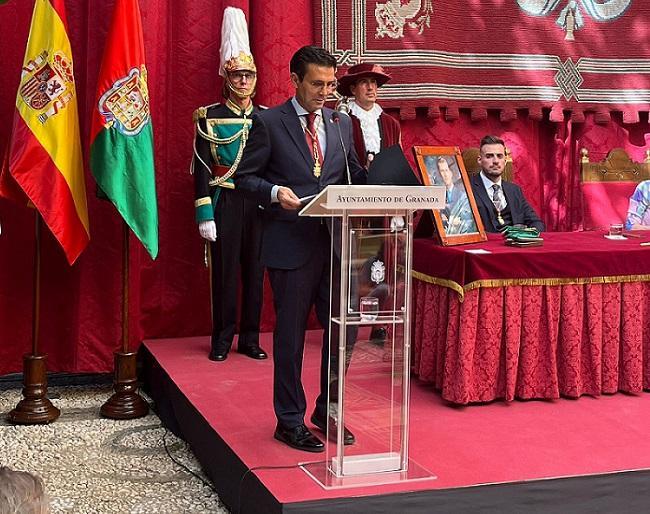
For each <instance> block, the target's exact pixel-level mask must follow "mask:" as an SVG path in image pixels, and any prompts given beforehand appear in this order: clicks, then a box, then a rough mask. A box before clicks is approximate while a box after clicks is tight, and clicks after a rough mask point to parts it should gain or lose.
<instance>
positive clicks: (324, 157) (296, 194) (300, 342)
mask: <svg viewBox="0 0 650 514" xmlns="http://www.w3.org/2000/svg"><path fill="white" fill-rule="evenodd" d="M290 69H291V81H292V83H293V85H294V87H295V88H296V93H295V96H294V97H293V98H291V99H290V100H289V101H287V102H286V103H284V104H283V105H280V106H278V107H275V108H273V109H269V110H267V111H262V112H260V113H258V114H256V115H255V116H254V117H253V127H252V129H251V133H250V137H249V140H248V143H247V145H246V148H245V150H244V153H243V156H242V159H241V162H240V164H239V168H238V170H237V175H236V176H235V183H236V186H237V188H239V189H240V190H241V191H244V192H247V193H248V194H249V195H251V196H252V197H253V198H255V199H256V201H257V202H258V203H259V204H261V205H262V206H264V214H263V218H264V220H263V226H264V228H263V234H262V249H261V259H262V263H263V264H264V265H265V266H266V267H267V269H268V272H269V278H270V281H271V288H272V289H273V298H274V307H275V313H276V326H275V330H274V332H273V363H274V376H273V406H274V409H275V414H276V417H277V420H278V423H277V427H276V430H275V434H274V437H275V438H276V439H278V440H280V441H282V442H284V443H286V444H288V445H289V446H292V447H294V448H298V449H300V450H305V451H311V452H320V451H323V450H324V446H323V443H322V441H320V439H318V438H317V437H316V436H315V435H313V434H312V433H311V432H310V431H309V429H308V428H307V427H306V426H305V423H304V417H305V412H306V407H307V404H306V399H305V393H304V390H303V387H302V380H301V373H302V358H303V349H304V343H305V330H306V327H307V318H308V316H309V311H310V310H311V306H312V305H315V306H316V314H317V317H318V320H319V322H320V324H321V325H322V326H323V327H324V328H325V331H324V335H323V347H322V355H321V381H320V386H321V388H320V389H321V390H320V395H319V397H318V399H317V400H316V408H315V410H314V412H313V414H312V416H311V421H312V423H313V424H314V425H315V426H316V427H317V428H318V429H319V430H321V431H325V430H326V426H327V418H328V405H327V401H328V400H327V395H328V388H329V381H330V378H329V372H328V359H329V316H330V314H329V295H330V280H329V277H330V265H331V264H332V263H330V240H331V238H330V228H329V225H328V224H327V223H325V222H323V221H322V220H321V219H318V218H308V217H299V216H298V209H299V208H300V207H301V200H300V198H301V197H305V196H309V195H314V194H316V193H318V192H319V191H321V190H322V189H324V188H325V187H326V186H328V185H331V184H345V183H348V181H350V180H351V181H353V182H355V183H364V182H365V171H364V169H363V168H362V167H361V165H360V164H359V161H358V159H357V156H356V152H355V150H354V142H353V139H352V125H351V122H350V119H349V118H348V117H346V116H340V117H339V116H338V113H335V112H334V111H332V110H331V109H328V108H327V107H325V106H324V104H325V100H326V98H327V96H328V95H329V94H330V93H332V92H333V90H334V89H335V88H336V76H335V72H336V59H335V58H334V57H333V56H332V55H331V54H330V53H329V52H327V51H326V50H324V49H323V48H318V47H313V46H306V47H303V48H301V49H300V50H298V51H297V52H296V53H295V54H294V56H293V57H292V58H291V64H290ZM330 423H331V421H330ZM353 441H354V436H352V434H351V433H350V432H349V431H348V432H346V437H345V442H346V443H348V444H349V443H352V442H353Z"/></svg>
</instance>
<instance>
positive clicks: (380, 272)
mask: <svg viewBox="0 0 650 514" xmlns="http://www.w3.org/2000/svg"><path fill="white" fill-rule="evenodd" d="M385 276H386V266H384V263H383V262H381V261H380V260H376V261H375V262H373V263H372V266H371V267H370V280H372V281H373V282H374V283H375V284H379V283H381V282H383V281H384V278H385Z"/></svg>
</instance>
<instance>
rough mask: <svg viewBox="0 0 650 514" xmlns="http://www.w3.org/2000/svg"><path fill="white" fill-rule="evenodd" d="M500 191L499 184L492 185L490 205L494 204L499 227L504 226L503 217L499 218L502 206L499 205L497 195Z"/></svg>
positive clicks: (499, 200) (499, 199) (498, 195)
mask: <svg viewBox="0 0 650 514" xmlns="http://www.w3.org/2000/svg"><path fill="white" fill-rule="evenodd" d="M500 189H501V186H500V185H499V184H492V191H493V192H492V203H493V204H494V208H495V209H496V210H497V221H498V222H499V224H500V225H503V224H505V222H504V221H503V217H502V216H501V211H502V210H503V204H502V203H501V195H500V194H499V190H500Z"/></svg>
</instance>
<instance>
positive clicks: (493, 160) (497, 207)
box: [470, 136, 545, 232]
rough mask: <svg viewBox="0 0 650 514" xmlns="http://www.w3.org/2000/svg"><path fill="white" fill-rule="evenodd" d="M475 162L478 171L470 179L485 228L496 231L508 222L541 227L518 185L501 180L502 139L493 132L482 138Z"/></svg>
mask: <svg viewBox="0 0 650 514" xmlns="http://www.w3.org/2000/svg"><path fill="white" fill-rule="evenodd" d="M478 163H479V166H480V167H481V172H480V173H477V174H476V175H474V176H473V177H471V179H470V182H471V184H472V191H473V192H474V198H475V199H476V205H477V207H478V212H479V214H480V215H481V220H482V221H483V226H484V227H485V231H486V232H499V230H500V229H501V228H503V227H505V226H508V225H525V226H527V227H533V228H536V229H538V230H539V231H540V232H542V231H544V228H545V226H544V223H543V222H542V220H541V219H540V218H539V216H538V215H537V213H536V212H535V210H534V209H533V208H532V207H531V206H530V204H529V203H528V202H527V201H526V198H525V197H524V193H523V192H522V191H521V188H520V187H519V186H518V185H516V184H513V183H512V182H506V181H505V180H501V175H502V174H503V170H505V168H506V150H505V143H504V142H503V140H502V139H500V138H498V137H496V136H485V137H484V138H483V139H481V147H480V149H479V157H478Z"/></svg>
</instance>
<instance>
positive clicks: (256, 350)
mask: <svg viewBox="0 0 650 514" xmlns="http://www.w3.org/2000/svg"><path fill="white" fill-rule="evenodd" d="M237 353H243V354H244V355H246V356H248V357H250V358H251V359H257V360H262V359H266V358H267V357H268V355H267V354H266V352H265V351H264V350H262V349H261V348H260V347H259V346H246V347H244V348H239V347H238V348H237Z"/></svg>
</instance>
